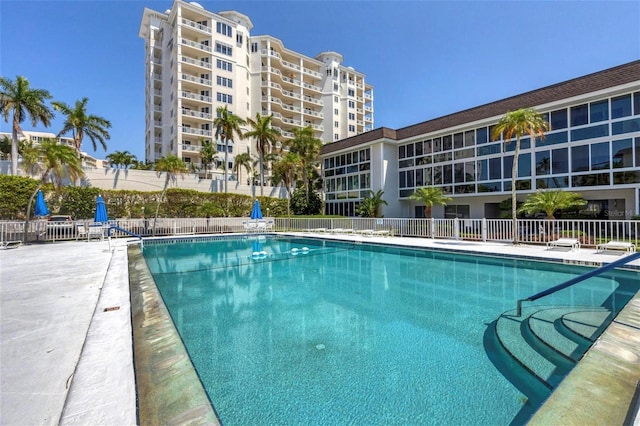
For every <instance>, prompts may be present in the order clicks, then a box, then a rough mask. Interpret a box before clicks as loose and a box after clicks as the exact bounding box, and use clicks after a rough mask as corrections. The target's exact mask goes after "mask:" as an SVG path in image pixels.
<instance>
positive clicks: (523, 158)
mask: <svg viewBox="0 0 640 426" xmlns="http://www.w3.org/2000/svg"><path fill="white" fill-rule="evenodd" d="M528 176H531V154H530V153H526V154H520V155H519V156H518V177H528Z"/></svg>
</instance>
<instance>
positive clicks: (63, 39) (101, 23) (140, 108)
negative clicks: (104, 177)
mask: <svg viewBox="0 0 640 426" xmlns="http://www.w3.org/2000/svg"><path fill="white" fill-rule="evenodd" d="M199 3H200V4H202V5H203V6H204V7H205V9H207V10H210V11H213V12H220V11H224V10H237V11H239V12H241V13H244V14H246V15H247V16H249V17H250V19H251V20H252V22H253V24H254V28H253V30H252V35H262V34H269V35H272V36H274V37H277V38H279V39H281V40H282V41H283V43H284V45H285V46H286V47H287V48H289V49H292V50H295V51H297V52H300V53H303V54H305V55H307V56H311V57H315V55H317V54H318V53H320V52H323V51H329V50H331V51H336V52H339V53H341V54H342V55H343V57H344V65H346V66H352V67H354V68H355V69H357V70H358V71H361V72H363V73H365V74H366V79H367V82H368V83H370V84H372V85H373V86H374V99H375V101H374V124H375V127H376V128H378V127H383V126H384V127H390V128H394V129H397V128H401V127H405V126H409V125H412V124H415V123H418V122H421V121H425V120H429V119H432V118H436V117H440V116H443V115H447V114H450V113H454V112H457V111H461V110H464V109H467V108H471V107H474V106H478V105H482V104H485V103H488V102H493V101H496V100H499V99H503V98H506V97H510V96H514V95H517V94H520V93H523V92H526V91H529V90H534V89H537V88H540V87H544V86H548V85H551V84H555V83H559V82H562V81H565V80H568V79H571V78H575V77H580V76H582V75H585V74H589V73H592V72H596V71H600V70H603V69H606V68H610V67H613V66H616V65H621V64H624V63H627V62H631V61H634V60H637V59H640V2H639V1H618V2H616V1H440V2H435V1H403V0H395V1H390V0H387V1H370V0H360V1H356V0H352V1H340V2H337V1H318V0H316V1H264V0H263V1H257V0H253V1H247V0H244V1H243V0H238V1H234V2H229V1H200V2H199ZM171 5H172V1H171V0H167V1H155V0H154V1H138V0H126V1H117V0H116V1H83V0H76V1H55V0H49V1H31V0H20V1H12V0H0V75H2V76H4V77H8V78H11V79H15V77H16V76H17V75H23V76H25V77H27V79H28V80H29V81H30V83H31V86H32V87H36V88H42V89H47V90H49V92H50V93H51V94H52V95H53V97H54V99H55V100H58V101H62V102H66V103H67V104H70V105H73V103H75V101H76V100H77V99H81V98H83V97H87V98H89V103H88V110H89V113H92V114H96V115H99V116H102V117H104V118H107V119H108V120H110V121H111V123H112V128H111V130H110V132H111V140H110V141H108V142H107V144H108V149H107V152H104V151H103V150H102V148H100V147H98V151H97V152H95V153H94V151H93V148H92V146H91V142H90V141H89V140H87V139H86V138H85V141H84V143H83V150H85V151H87V152H89V153H92V154H94V155H95V156H96V157H98V158H104V156H105V155H106V154H107V153H110V152H113V151H116V150H118V151H124V150H128V151H130V152H132V153H133V154H135V155H136V156H137V157H138V158H139V159H144V42H143V40H142V39H141V38H139V37H138V31H139V28H140V21H141V19H142V12H143V9H144V8H145V7H148V8H150V9H154V10H159V11H164V10H166V9H169V8H170V7H171ZM62 121H63V117H62V116H60V115H59V114H58V116H57V117H56V119H54V121H53V123H52V126H51V127H49V129H45V128H44V127H39V128H36V129H33V128H31V125H30V123H24V126H23V127H24V129H25V130H40V131H45V130H48V131H52V132H54V133H57V132H58V131H59V129H60V128H61V125H62ZM9 130H10V126H9V124H7V123H5V122H4V121H1V123H0V131H9Z"/></svg>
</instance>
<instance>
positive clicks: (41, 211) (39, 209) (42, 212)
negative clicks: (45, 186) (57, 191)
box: [34, 190, 49, 216]
mask: <svg viewBox="0 0 640 426" xmlns="http://www.w3.org/2000/svg"><path fill="white" fill-rule="evenodd" d="M34 214H35V215H36V216H47V215H48V214H49V209H48V208H47V203H45V202H44V195H42V191H40V190H38V196H37V197H36V209H35V211H34Z"/></svg>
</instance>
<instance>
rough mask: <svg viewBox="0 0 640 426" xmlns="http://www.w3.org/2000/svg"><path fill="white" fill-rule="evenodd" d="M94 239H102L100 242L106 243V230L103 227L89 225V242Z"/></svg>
mask: <svg viewBox="0 0 640 426" xmlns="http://www.w3.org/2000/svg"><path fill="white" fill-rule="evenodd" d="M92 238H100V241H104V228H103V227H102V225H89V229H88V231H87V241H91V239H92Z"/></svg>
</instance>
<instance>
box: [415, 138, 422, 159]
mask: <svg viewBox="0 0 640 426" xmlns="http://www.w3.org/2000/svg"><path fill="white" fill-rule="evenodd" d="M415 153H416V156H419V155H422V141H420V142H416V149H415Z"/></svg>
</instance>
